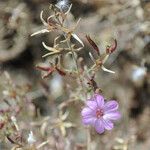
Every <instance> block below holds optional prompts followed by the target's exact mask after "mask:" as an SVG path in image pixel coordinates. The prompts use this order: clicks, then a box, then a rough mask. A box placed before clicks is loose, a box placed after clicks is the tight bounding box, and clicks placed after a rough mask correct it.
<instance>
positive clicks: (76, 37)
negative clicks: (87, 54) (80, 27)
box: [71, 33, 84, 47]
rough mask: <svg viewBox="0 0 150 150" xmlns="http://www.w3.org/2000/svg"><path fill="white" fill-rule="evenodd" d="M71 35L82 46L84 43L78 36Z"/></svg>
mask: <svg viewBox="0 0 150 150" xmlns="http://www.w3.org/2000/svg"><path fill="white" fill-rule="evenodd" d="M71 35H72V36H73V37H74V38H75V39H76V40H77V41H78V42H79V43H80V44H81V45H82V46H83V47H84V43H83V42H82V41H81V40H80V38H79V37H78V36H77V35H76V34H74V33H72V34H71Z"/></svg>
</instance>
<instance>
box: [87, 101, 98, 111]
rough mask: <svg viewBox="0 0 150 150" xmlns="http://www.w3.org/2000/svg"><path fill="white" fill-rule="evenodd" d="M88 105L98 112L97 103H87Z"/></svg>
mask: <svg viewBox="0 0 150 150" xmlns="http://www.w3.org/2000/svg"><path fill="white" fill-rule="evenodd" d="M86 105H87V106H88V107H89V108H91V109H92V110H96V108H97V103H96V102H95V101H87V102H86Z"/></svg>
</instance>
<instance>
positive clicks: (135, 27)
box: [0, 0, 150, 150]
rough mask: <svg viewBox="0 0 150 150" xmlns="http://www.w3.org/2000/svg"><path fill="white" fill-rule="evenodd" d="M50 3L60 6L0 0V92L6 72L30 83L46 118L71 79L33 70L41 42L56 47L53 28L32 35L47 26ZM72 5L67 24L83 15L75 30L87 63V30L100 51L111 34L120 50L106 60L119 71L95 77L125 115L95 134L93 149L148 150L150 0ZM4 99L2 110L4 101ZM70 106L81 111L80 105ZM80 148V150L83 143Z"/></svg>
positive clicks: (77, 0)
mask: <svg viewBox="0 0 150 150" xmlns="http://www.w3.org/2000/svg"><path fill="white" fill-rule="evenodd" d="M50 3H52V4H56V3H57V1H56V0H0V14H1V15H0V73H1V77H0V93H1V94H0V95H1V97H3V95H5V94H6V93H5V92H4V89H5V88H8V87H7V86H8V84H6V83H5V82H6V80H7V79H6V76H5V75H4V72H5V73H6V71H7V73H8V74H9V75H10V77H11V80H12V81H13V82H14V83H15V84H19V85H28V88H29V91H28V93H27V97H28V98H29V99H31V101H32V103H33V105H34V107H35V108H38V110H39V111H40V114H41V115H42V116H46V115H49V114H51V113H52V112H53V111H54V110H53V109H54V108H52V106H54V104H53V102H54V101H55V102H56V103H57V104H60V102H63V101H65V100H66V99H68V97H69V96H68V94H69V92H68V89H67V88H68V87H67V88H66V89H65V88H64V87H65V82H66V80H67V77H65V78H62V77H61V76H59V75H58V74H55V75H53V76H51V77H49V78H48V79H44V80H43V79H42V78H41V72H40V71H38V70H36V68H35V66H36V65H37V64H39V63H42V62H45V61H46V60H45V59H42V55H43V54H45V50H44V47H43V46H42V41H45V42H46V43H47V45H49V46H52V45H53V39H54V37H55V36H56V34H55V32H52V33H49V34H42V35H38V36H34V37H31V36H30V35H31V34H32V33H34V32H36V31H38V30H40V29H43V28H44V26H43V24H42V22H41V20H40V17H39V16H40V12H41V11H42V10H43V11H44V17H45V18H46V17H48V16H49V15H50V11H49V5H50ZM69 3H72V4H73V6H72V9H71V13H70V15H69V19H68V20H69V25H70V26H72V25H73V24H75V22H77V20H78V19H79V18H81V21H80V23H79V25H78V27H77V29H76V31H75V32H76V34H77V35H78V36H79V37H80V38H81V40H82V41H83V42H84V44H85V47H84V49H83V50H82V51H81V52H80V53H79V56H82V57H83V58H84V60H85V61H86V62H87V63H89V58H88V52H89V51H92V48H91V46H90V45H89V44H88V42H87V40H86V38H85V35H86V34H88V35H90V36H91V37H92V39H93V40H94V41H95V42H96V43H97V44H98V46H99V49H100V51H101V53H103V52H104V50H105V47H106V46H107V45H108V44H110V43H111V41H112V38H116V39H117V42H118V47H117V50H116V52H115V53H114V54H113V55H112V56H111V57H110V58H109V60H108V62H107V64H106V66H108V68H110V69H111V70H114V71H115V72H116V73H115V75H112V74H108V73H105V72H102V71H100V72H98V75H97V77H96V81H97V83H98V85H99V87H100V88H101V89H102V91H103V94H104V95H105V96H106V98H107V99H116V100H118V102H119V103H120V110H121V113H122V119H121V121H120V122H119V123H118V125H117V127H115V129H114V130H113V131H112V132H108V133H105V134H104V135H102V136H101V135H100V136H99V135H97V138H96V140H93V142H92V144H93V150H94V149H95V150H105V149H106V150H111V149H116V150H117V149H118V150H128V149H130V150H141V149H144V150H149V149H150V126H149V124H150V78H149V69H150V1H149V0H70V1H69ZM70 82H71V81H70ZM71 83H72V82H71ZM72 84H73V83H72ZM68 86H72V85H68ZM45 91H46V92H45ZM67 92H68V93H67ZM1 99H2V98H1ZM0 103H1V107H0V108H2V107H3V104H2V103H3V100H1V101H0ZM57 104H56V106H57ZM31 109H32V108H31ZM70 109H72V110H73V111H74V112H77V110H78V112H80V109H81V108H74V107H73V108H71V107H70ZM73 115H75V116H76V117H78V119H77V121H76V122H77V123H78V124H81V122H80V117H79V116H80V114H79V113H77V114H73ZM26 119H27V118H26ZM26 119H25V120H26ZM22 120H23V118H22ZM31 121H32V119H31ZM27 122H28V121H27ZM75 130H76V129H75ZM72 136H73V137H71V138H72V139H73V141H76V142H75V143H78V142H79V143H82V141H84V140H85V138H86V137H85V136H86V135H85V133H82V132H81V133H78V132H77V131H75V133H74V135H72ZM74 139H75V140H74ZM110 139H112V140H110ZM0 145H1V146H0V149H2V150H3V149H7V148H6V147H7V146H5V144H2V143H1V137H0ZM98 145H100V147H98ZM79 147H80V149H82V146H79ZM83 149H84V148H83Z"/></svg>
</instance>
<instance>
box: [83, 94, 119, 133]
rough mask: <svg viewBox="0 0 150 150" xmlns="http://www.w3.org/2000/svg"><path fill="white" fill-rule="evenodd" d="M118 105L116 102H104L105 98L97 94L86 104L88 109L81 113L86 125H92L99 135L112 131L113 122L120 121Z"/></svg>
mask: <svg viewBox="0 0 150 150" xmlns="http://www.w3.org/2000/svg"><path fill="white" fill-rule="evenodd" d="M118 106H119V105H118V103H117V102H116V101H115V100H110V101H108V102H104V97H103V96H102V95H100V94H95V95H94V96H93V97H92V98H91V99H90V100H88V101H87V102H86V107H85V108H83V110H82V111H81V115H82V122H83V124H84V125H92V126H93V127H95V129H96V131H97V132H98V133H100V134H101V133H103V132H104V131H105V129H106V130H111V129H112V128H113V127H114V124H113V121H114V120H118V119H119V118H120V117H121V115H120V113H119V111H118Z"/></svg>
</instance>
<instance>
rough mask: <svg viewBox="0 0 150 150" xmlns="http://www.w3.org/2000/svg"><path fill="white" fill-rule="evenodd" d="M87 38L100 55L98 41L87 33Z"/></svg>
mask: <svg viewBox="0 0 150 150" xmlns="http://www.w3.org/2000/svg"><path fill="white" fill-rule="evenodd" d="M86 39H87V40H88V42H89V43H90V44H91V46H92V47H93V48H94V49H95V50H96V52H97V54H98V55H99V56H100V51H99V48H98V46H97V45H96V43H95V42H94V41H93V40H92V39H91V38H90V36H88V35H86Z"/></svg>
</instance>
